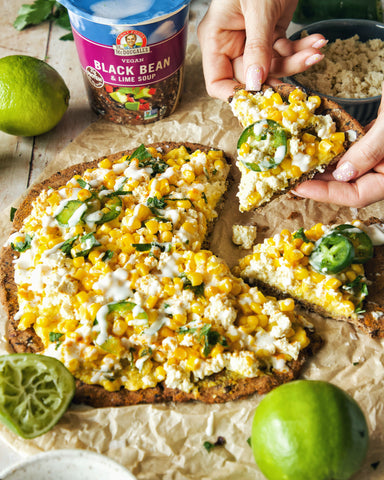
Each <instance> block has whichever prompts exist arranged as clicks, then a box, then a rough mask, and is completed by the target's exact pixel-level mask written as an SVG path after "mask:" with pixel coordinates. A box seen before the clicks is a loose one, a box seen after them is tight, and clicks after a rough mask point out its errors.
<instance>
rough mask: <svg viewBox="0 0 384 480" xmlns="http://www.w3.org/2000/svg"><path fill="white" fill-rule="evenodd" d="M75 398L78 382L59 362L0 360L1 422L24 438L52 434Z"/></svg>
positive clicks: (31, 357)
mask: <svg viewBox="0 0 384 480" xmlns="http://www.w3.org/2000/svg"><path fill="white" fill-rule="evenodd" d="M74 394H75V379H74V377H73V376H72V374H71V373H70V372H69V370H67V368H66V367H65V366H64V365H63V364H62V363H61V362H60V361H59V360H57V359H55V358H52V357H47V356H45V355H38V354H34V353H16V354H11V355H1V356H0V420H1V422H2V423H4V425H6V426H7V427H8V428H9V429H10V430H12V431H13V432H14V433H16V434H17V435H20V436H21V437H23V438H35V437H37V436H39V435H42V434H43V433H45V432H47V431H48V430H50V429H51V428H52V427H53V426H54V425H56V423H57V422H58V421H59V420H60V418H61V417H62V415H63V414H64V412H65V411H66V410H67V408H68V406H69V404H70V402H71V400H72V398H73V396H74Z"/></svg>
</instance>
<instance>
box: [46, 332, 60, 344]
mask: <svg viewBox="0 0 384 480" xmlns="http://www.w3.org/2000/svg"><path fill="white" fill-rule="evenodd" d="M63 335H64V333H59V332H49V341H50V342H58V341H59V340H60V338H61V337H62V336H63Z"/></svg>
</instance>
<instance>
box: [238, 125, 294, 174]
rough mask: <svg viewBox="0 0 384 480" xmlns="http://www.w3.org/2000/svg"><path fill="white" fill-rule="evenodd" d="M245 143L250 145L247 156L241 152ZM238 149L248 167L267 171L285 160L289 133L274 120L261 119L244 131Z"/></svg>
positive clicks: (257, 170)
mask: <svg viewBox="0 0 384 480" xmlns="http://www.w3.org/2000/svg"><path fill="white" fill-rule="evenodd" d="M244 144H248V146H249V152H248V153H246V157H245V158H244V155H243V154H242V153H241V150H242V149H241V147H242V146H243V145H244ZM237 149H238V153H239V160H240V161H241V162H242V163H243V164H244V165H245V166H246V167H247V168H249V169H250V170H253V171H255V172H265V171H266V170H270V169H272V168H275V167H277V166H278V165H279V164H280V163H281V162H282V161H283V160H284V158H285V155H286V154H287V134H286V131H285V130H284V128H283V127H282V126H281V125H280V124H279V123H277V122H275V121H274V120H269V119H263V120H259V121H257V122H255V123H253V124H252V125H249V126H248V127H247V128H246V129H245V130H244V131H243V133H242V134H241V136H240V138H239V140H238V142H237ZM245 150H246V151H247V150H248V148H247V149H245Z"/></svg>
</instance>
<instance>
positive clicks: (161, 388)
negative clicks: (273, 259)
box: [0, 142, 322, 407]
mask: <svg viewBox="0 0 384 480" xmlns="http://www.w3.org/2000/svg"><path fill="white" fill-rule="evenodd" d="M180 145H181V144H177V143H174V142H167V143H156V144H151V145H148V147H149V146H152V147H155V148H161V149H162V150H163V151H165V152H166V151H168V150H171V149H173V148H177V147H179V146H180ZM183 145H184V146H185V147H186V148H190V149H191V150H196V149H200V150H202V151H208V150H210V149H211V148H210V147H207V146H204V145H200V144H193V143H183ZM132 152H133V150H132V151H123V152H119V153H116V154H113V155H108V156H104V157H102V158H100V159H98V160H95V161H92V162H87V163H83V164H79V165H74V166H71V167H69V168H67V169H65V170H63V171H61V172H57V173H56V174H54V175H52V176H51V177H50V178H48V179H47V180H44V181H43V182H41V183H39V184H37V185H35V186H34V187H33V188H32V189H31V190H30V192H29V194H28V196H27V198H26V199H25V200H24V201H23V203H22V204H21V206H20V207H19V209H18V210H17V212H16V215H15V218H14V222H13V226H14V230H15V231H17V230H19V229H20V228H21V226H22V224H23V221H24V219H25V218H26V217H27V216H28V215H29V214H30V212H31V209H32V202H33V200H34V199H35V198H36V197H38V195H39V194H40V193H41V191H42V190H43V189H47V188H49V187H52V188H57V187H59V186H61V185H63V184H65V183H66V182H67V181H69V180H70V179H71V178H72V177H73V175H76V174H79V175H82V174H83V173H84V171H85V170H86V169H89V168H95V167H96V166H97V164H98V163H99V162H100V161H101V160H102V159H103V158H107V157H108V158H109V159H110V160H112V161H114V160H118V159H119V158H121V157H122V156H123V155H130V154H131V153H132ZM15 255H17V253H16V252H14V251H13V250H12V249H11V248H10V247H4V248H3V250H2V252H1V254H0V300H1V301H2V303H3V304H4V307H5V308H6V311H7V314H8V327H7V331H8V340H9V343H10V345H11V346H12V347H13V349H14V350H15V352H18V353H22V352H32V353H34V352H38V351H41V350H42V348H43V345H42V343H41V340H40V338H39V337H38V336H37V335H36V333H35V331H34V330H33V328H28V329H27V330H25V331H20V330H18V328H17V326H18V323H19V321H18V320H16V319H15V314H16V313H17V311H18V302H17V287H16V284H15V282H14V268H13V258H14V257H15ZM308 336H309V337H310V338H311V343H310V345H309V346H308V347H307V348H306V349H304V350H303V351H302V352H301V353H300V355H299V358H298V360H296V361H292V362H289V363H288V367H289V370H288V371H287V372H285V373H275V372H274V373H273V374H266V375H264V376H262V377H258V378H233V377H230V376H229V375H228V374H226V373H225V372H224V373H219V374H215V375H214V376H212V377H210V378H208V379H205V380H203V381H201V382H200V383H199V384H198V385H197V387H196V390H194V391H193V392H191V393H186V392H183V391H181V390H177V389H171V388H167V387H165V385H164V384H163V383H161V384H159V385H158V386H156V387H155V388H148V389H142V390H138V391H128V390H126V389H121V390H120V391H117V392H108V391H107V390H105V389H104V388H103V387H101V386H98V385H88V384H85V383H83V382H81V381H80V380H77V381H76V394H75V401H76V402H77V403H86V404H89V405H91V406H94V407H106V406H121V405H134V404H139V403H159V402H171V401H172V402H186V401H191V400H199V401H202V402H205V403H222V402H226V401H230V400H235V399H239V398H243V397H246V396H249V395H251V394H253V393H256V392H257V393H259V394H264V393H267V392H268V391H269V390H271V389H272V388H274V387H275V386H277V385H280V384H282V383H285V382H288V381H291V380H293V379H294V378H297V377H298V375H299V373H300V371H301V369H302V366H303V365H304V363H305V361H306V360H307V358H309V357H310V356H311V355H313V354H314V353H315V352H316V351H317V350H318V349H319V348H320V346H321V343H322V341H321V339H320V337H319V336H318V335H316V334H315V333H314V332H308Z"/></svg>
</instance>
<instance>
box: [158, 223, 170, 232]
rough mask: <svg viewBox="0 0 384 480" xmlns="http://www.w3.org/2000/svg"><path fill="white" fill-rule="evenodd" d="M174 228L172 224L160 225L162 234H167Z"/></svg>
mask: <svg viewBox="0 0 384 480" xmlns="http://www.w3.org/2000/svg"><path fill="white" fill-rule="evenodd" d="M172 228H173V226H172V223H171V222H161V223H160V225H159V230H160V232H166V231H170V230H172Z"/></svg>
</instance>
